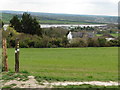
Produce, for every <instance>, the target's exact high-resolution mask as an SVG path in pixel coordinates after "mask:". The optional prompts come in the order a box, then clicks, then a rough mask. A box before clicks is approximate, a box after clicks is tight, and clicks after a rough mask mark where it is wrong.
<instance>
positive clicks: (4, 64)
mask: <svg viewBox="0 0 120 90" xmlns="http://www.w3.org/2000/svg"><path fill="white" fill-rule="evenodd" d="M2 47H3V52H2V54H3V67H4V69H5V71H6V72H8V56H7V42H6V39H5V38H3V40H2Z"/></svg>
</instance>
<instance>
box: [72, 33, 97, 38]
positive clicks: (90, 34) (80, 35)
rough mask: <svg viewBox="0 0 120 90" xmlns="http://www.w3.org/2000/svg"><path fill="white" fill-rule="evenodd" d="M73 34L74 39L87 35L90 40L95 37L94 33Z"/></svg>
mask: <svg viewBox="0 0 120 90" xmlns="http://www.w3.org/2000/svg"><path fill="white" fill-rule="evenodd" d="M71 34H72V37H73V38H82V37H84V36H85V35H86V36H87V37H89V38H92V37H94V36H95V34H94V33H93V32H72V33H71Z"/></svg>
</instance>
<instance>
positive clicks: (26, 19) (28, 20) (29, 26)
mask: <svg viewBox="0 0 120 90" xmlns="http://www.w3.org/2000/svg"><path fill="white" fill-rule="evenodd" d="M10 23H11V26H12V27H14V29H15V30H16V31H18V32H23V33H26V34H32V35H34V34H37V35H39V36H42V29H41V28H40V25H39V22H38V21H37V20H36V18H33V17H32V16H31V15H30V14H28V13H26V12H25V13H23V15H22V19H21V20H19V19H18V17H17V16H14V17H13V18H12V19H11V20H10Z"/></svg>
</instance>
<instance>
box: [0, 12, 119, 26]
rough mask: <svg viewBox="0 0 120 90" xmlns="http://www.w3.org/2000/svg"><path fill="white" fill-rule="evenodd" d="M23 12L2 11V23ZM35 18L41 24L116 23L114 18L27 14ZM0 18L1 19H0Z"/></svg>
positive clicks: (39, 13)
mask: <svg viewBox="0 0 120 90" xmlns="http://www.w3.org/2000/svg"><path fill="white" fill-rule="evenodd" d="M23 12H24V11H7V10H6V11H2V19H3V21H4V23H9V21H10V19H11V18H12V17H13V16H14V15H18V16H19V18H21V16H22V14H23ZM29 13H30V14H31V15H32V16H33V17H36V18H37V19H38V20H39V21H40V23H41V24H104V23H117V17H116V16H97V15H76V14H58V13H41V12H29ZM0 18H1V17H0Z"/></svg>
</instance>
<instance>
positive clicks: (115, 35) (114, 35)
mask: <svg viewBox="0 0 120 90" xmlns="http://www.w3.org/2000/svg"><path fill="white" fill-rule="evenodd" d="M102 35H103V34H96V36H102ZM110 35H112V36H113V37H118V36H119V34H117V33H115V34H110Z"/></svg>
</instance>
